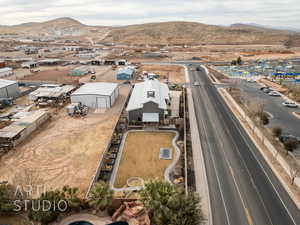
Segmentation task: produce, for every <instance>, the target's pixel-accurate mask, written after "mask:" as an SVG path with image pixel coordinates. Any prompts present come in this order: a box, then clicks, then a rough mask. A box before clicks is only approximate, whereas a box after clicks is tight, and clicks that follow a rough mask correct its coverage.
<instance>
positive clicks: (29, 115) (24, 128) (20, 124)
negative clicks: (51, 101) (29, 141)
mask: <svg viewBox="0 0 300 225" xmlns="http://www.w3.org/2000/svg"><path fill="white" fill-rule="evenodd" d="M49 118H50V114H49V112H46V111H44V110H36V111H32V112H20V113H17V114H15V115H14V116H13V119H12V121H14V122H13V123H12V124H10V125H9V126H6V127H4V128H2V129H0V149H1V148H7V149H10V148H12V147H15V146H16V145H17V144H19V143H20V142H21V141H23V140H24V139H25V138H26V137H28V136H29V135H30V134H31V133H32V132H33V131H34V130H36V129H37V128H38V127H39V126H40V125H42V124H43V123H44V122H46V121H47V120H48V119H49Z"/></svg>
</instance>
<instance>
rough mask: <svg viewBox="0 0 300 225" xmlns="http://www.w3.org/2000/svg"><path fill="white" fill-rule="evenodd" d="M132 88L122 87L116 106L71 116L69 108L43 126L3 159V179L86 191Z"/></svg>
mask: <svg viewBox="0 0 300 225" xmlns="http://www.w3.org/2000/svg"><path fill="white" fill-rule="evenodd" d="M129 90H130V88H129V87H128V86H123V87H121V88H120V96H119V98H118V100H117V102H116V103H115V105H114V106H113V108H112V109H109V110H107V111H106V112H105V113H104V114H98V113H97V114H96V113H92V112H90V113H89V115H88V116H87V117H85V118H72V117H69V116H68V115H67V114H66V112H65V109H61V110H60V111H58V113H57V114H55V115H54V116H53V117H52V119H51V121H50V122H48V123H47V124H45V125H44V126H42V127H40V129H39V130H37V131H36V132H35V133H33V134H32V136H31V137H29V138H28V139H27V140H26V141H25V142H23V143H22V144H20V145H19V146H18V147H17V148H16V149H15V150H12V151H10V152H9V153H8V154H7V155H4V156H3V157H2V158H1V159H0V180H7V181H9V182H10V183H12V184H13V185H18V184H19V185H28V184H31V185H34V186H36V185H44V186H45V188H46V189H47V190H49V189H57V188H61V187H62V186H63V185H66V184H68V185H70V186H74V187H79V189H80V191H81V193H82V194H84V193H85V192H86V191H87V189H88V187H89V185H90V182H91V179H92V177H93V175H94V173H95V171H96V169H97V167H98V163H99V160H100V158H101V155H102V153H103V151H104V149H105V148H106V146H107V144H108V141H109V139H110V136H111V134H112V132H113V127H114V126H115V124H116V122H117V120H118V115H119V113H120V111H121V109H122V107H123V105H124V102H125V99H126V97H127V96H128V93H129Z"/></svg>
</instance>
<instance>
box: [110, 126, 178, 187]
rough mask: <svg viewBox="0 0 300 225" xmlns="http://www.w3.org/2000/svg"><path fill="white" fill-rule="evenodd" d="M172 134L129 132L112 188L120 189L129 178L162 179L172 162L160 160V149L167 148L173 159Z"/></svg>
mask: <svg viewBox="0 0 300 225" xmlns="http://www.w3.org/2000/svg"><path fill="white" fill-rule="evenodd" d="M174 137H175V134H174V133H173V132H148V131H145V132H129V133H128V135H127V137H126V142H125V145H124V149H123V152H122V158H121V161H120V165H119V168H118V171H117V176H116V180H115V183H114V187H116V188H122V187H124V186H126V182H127V180H128V179H129V178H131V177H139V178H142V179H143V180H148V179H154V178H159V179H164V172H165V170H166V168H167V167H168V166H169V165H170V163H171V162H172V160H165V159H160V149H161V148H169V149H171V150H172V159H173V158H174V154H175V153H174V147H173V145H172V140H173V138H174Z"/></svg>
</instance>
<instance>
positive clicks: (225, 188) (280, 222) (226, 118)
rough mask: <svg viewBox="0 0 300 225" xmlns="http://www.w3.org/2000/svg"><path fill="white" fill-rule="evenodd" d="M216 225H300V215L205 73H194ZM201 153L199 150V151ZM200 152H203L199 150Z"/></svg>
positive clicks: (193, 91) (197, 111) (198, 120)
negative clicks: (197, 84) (198, 84)
mask: <svg viewBox="0 0 300 225" xmlns="http://www.w3.org/2000/svg"><path fill="white" fill-rule="evenodd" d="M190 68H191V66H189V76H190V79H191V82H192V83H193V82H194V81H198V82H199V83H200V86H193V87H192V94H193V100H194V105H195V111H196V118H197V122H198V127H199V133H200V139H201V145H202V149H203V154H204V161H205V165H206V170H207V177H208V184H209V191H210V199H211V208H212V216H213V224H214V225H247V224H249V225H254V224H259V225H296V224H300V212H299V210H298V208H297V207H296V205H295V204H294V203H293V202H292V200H291V199H290V197H289V196H288V194H287V193H286V192H285V190H284V189H283V187H282V186H281V184H280V183H279V181H278V179H277V178H276V177H275V175H274V174H273V172H272V171H271V169H270V168H269V167H268V165H267V164H266V162H265V161H264V159H263V158H262V156H261V155H260V153H259V152H258V150H257V149H256V147H255V145H254V144H253V143H252V141H251V139H250V138H249V136H248V135H247V133H246V132H245V131H244V130H243V128H242V127H241V125H240V124H239V122H238V121H237V119H236V118H235V117H234V115H233V114H232V112H231V111H230V110H229V108H228V107H227V106H226V103H225V102H224V100H223V99H222V97H221V96H220V95H219V93H218V91H217V89H216V87H215V86H214V85H213V84H212V83H211V82H210V80H209V79H208V77H207V76H206V74H205V71H204V70H201V71H195V70H192V71H191V70H190ZM194 150H197V149H194ZM199 151H200V149H199Z"/></svg>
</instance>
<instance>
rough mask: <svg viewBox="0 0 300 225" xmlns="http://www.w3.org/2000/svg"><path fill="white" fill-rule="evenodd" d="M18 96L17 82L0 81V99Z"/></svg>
mask: <svg viewBox="0 0 300 225" xmlns="http://www.w3.org/2000/svg"><path fill="white" fill-rule="evenodd" d="M19 94H20V89H19V85H18V82H16V81H13V80H3V79H0V98H17V97H19Z"/></svg>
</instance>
